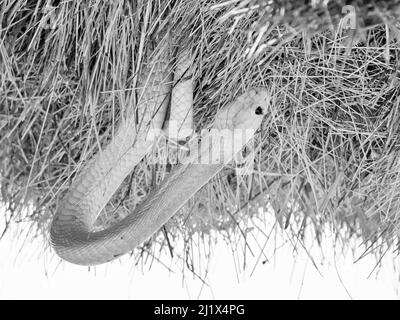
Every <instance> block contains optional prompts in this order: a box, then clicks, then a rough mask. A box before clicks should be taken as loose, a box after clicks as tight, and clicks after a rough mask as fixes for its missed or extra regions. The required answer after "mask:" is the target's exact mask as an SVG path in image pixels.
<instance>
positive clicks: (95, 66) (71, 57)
mask: <svg viewBox="0 0 400 320" xmlns="http://www.w3.org/2000/svg"><path fill="white" fill-rule="evenodd" d="M325 2H326V1H325ZM295 3H296V4H295V5H294V4H291V2H290V1H283V0H282V1H239V0H237V1H217V0H215V1H206V0H201V1H198V0H186V1H89V2H80V1H66V2H59V3H53V4H52V5H53V6H54V7H53V8H51V7H47V9H46V4H45V3H44V2H42V1H39V2H37V1H20V0H14V1H11V0H9V1H3V2H2V4H1V5H0V9H1V10H0V17H1V21H2V28H1V33H0V35H1V37H0V61H1V64H0V69H1V72H0V80H1V82H0V86H1V87H0V88H1V89H0V177H1V186H0V187H1V195H0V197H1V201H2V202H3V203H4V204H5V206H6V211H5V221H6V225H5V229H4V230H0V235H1V234H4V233H5V232H7V230H8V229H9V227H10V226H11V225H12V224H13V223H17V222H19V221H30V222H32V223H33V225H34V226H35V230H36V231H37V234H44V235H46V234H47V229H48V224H49V222H50V220H51V217H52V215H53V214H54V212H55V208H56V206H57V201H58V200H59V199H60V197H62V195H63V194H64V193H65V191H66V190H67V189H68V186H69V185H70V183H71V181H72V180H73V178H74V176H75V175H76V174H79V171H80V170H82V167H83V166H84V165H85V163H86V162H87V161H88V160H89V159H90V158H91V157H93V155H95V154H96V153H97V152H98V150H99V149H100V148H101V147H103V146H104V145H105V144H106V143H107V141H109V139H110V138H111V137H112V135H113V134H114V131H115V128H116V127H117V125H118V122H119V119H120V118H121V117H122V116H124V114H126V111H127V110H128V108H135V107H136V104H135V101H136V90H135V86H136V81H137V75H138V74H139V73H140V71H141V65H142V64H144V63H147V64H148V63H150V64H151V63H154V62H155V60H156V59H157V52H159V50H160V49H162V46H163V45H165V43H166V41H163V40H165V37H166V34H167V33H166V30H169V31H170V32H169V34H170V37H171V38H170V40H171V41H172V43H173V45H174V48H175V49H176V48H177V50H179V49H182V48H185V49H188V50H190V51H191V53H192V55H193V57H194V70H195V71H194V80H195V102H194V108H195V123H196V128H197V130H200V129H201V128H204V127H205V126H207V125H208V124H209V123H210V121H212V118H213V115H214V114H215V112H216V110H218V108H219V107H221V106H223V105H225V104H226V103H228V102H229V101H231V100H232V99H234V98H235V96H237V95H238V94H240V93H241V92H243V91H245V90H247V89H248V88H250V87H253V86H264V87H267V88H269V90H270V92H271V105H270V107H269V112H268V114H267V116H266V117H265V121H264V122H263V124H262V127H261V128H260V130H259V132H258V133H257V134H256V136H255V140H254V143H253V144H252V146H251V147H249V148H247V149H246V150H245V153H246V155H247V156H248V157H247V160H248V161H247V166H245V168H250V169H251V170H250V171H249V172H248V174H240V172H239V171H238V170H237V167H238V166H239V165H241V166H242V167H243V164H237V163H232V164H231V165H229V166H227V167H226V169H224V170H223V171H222V172H221V173H220V174H219V175H218V176H217V177H216V178H214V179H213V180H212V181H211V182H210V183H209V184H208V185H207V186H205V187H204V188H203V189H202V190H201V191H200V192H199V193H198V194H197V195H196V196H195V197H194V198H193V199H191V200H190V201H189V203H188V204H187V205H186V206H185V207H184V208H183V209H182V210H181V211H180V213H179V214H178V215H176V216H175V217H174V218H172V219H171V221H170V222H169V223H167V225H166V226H165V227H164V228H162V230H160V233H159V234H158V236H157V237H153V238H152V239H151V240H149V241H148V242H146V243H145V244H143V246H142V248H141V249H142V250H141V251H140V252H142V254H143V252H151V251H152V248H153V247H154V243H158V244H161V245H163V246H165V248H169V250H170V251H171V254H174V250H175V245H174V244H175V242H176V241H177V239H178V238H179V237H180V236H183V237H184V239H185V248H184V255H190V248H191V247H192V246H193V243H192V241H193V235H194V234H197V235H200V239H206V237H210V236H211V235H212V234H214V233H213V231H218V232H219V233H221V234H224V235H226V237H227V239H230V241H232V239H238V238H240V237H242V239H246V237H248V234H249V233H250V232H251V228H250V227H247V226H248V223H249V221H252V222H254V224H255V225H256V226H257V223H259V224H262V221H263V219H264V218H263V216H262V215H263V214H274V215H275V217H276V221H277V224H276V228H286V229H287V230H288V231H289V233H290V234H291V235H292V236H293V237H294V238H296V241H299V240H300V241H301V240H302V237H303V234H304V230H305V229H306V228H312V229H313V230H314V234H315V237H316V239H317V240H318V241H319V240H320V238H321V233H322V232H323V230H325V226H327V225H328V226H330V227H331V229H332V230H333V231H334V232H336V233H337V234H338V236H339V235H340V237H344V239H350V238H352V237H361V238H362V239H363V240H364V241H365V243H366V244H367V245H368V246H369V247H368V251H373V249H377V250H378V252H380V253H381V254H383V252H384V249H383V248H388V247H390V245H391V244H395V241H396V240H397V234H398V232H399V230H398V229H399V227H400V222H399V218H400V214H399V212H400V210H399V209H400V208H399V207H400V198H399V195H400V193H399V190H400V161H399V160H398V153H399V151H400V144H399V143H398V141H399V130H400V129H399V124H400V106H399V98H398V96H399V88H400V87H399V80H400V74H399V65H400V51H399V41H400V26H399V24H398V23H397V24H396V21H399V16H400V10H399V1H381V2H378V3H377V2H376V1H375V2H374V4H370V1H355V2H354V7H351V8H354V9H355V11H354V15H353V16H354V17H355V18H356V19H355V20H354V21H355V25H353V28H350V29H347V28H346V24H344V20H345V19H344V17H346V13H342V8H343V3H342V2H340V1H329V2H328V4H327V5H326V4H325V3H323V1H312V3H309V4H306V2H304V3H299V2H295ZM371 3H372V2H371ZM351 8H350V9H351ZM348 14H350V15H352V14H353V13H352V11H350V13H348ZM347 17H349V16H347ZM341 18H342V19H341ZM351 21H353V20H351V19H350V23H352V22H351ZM174 148H175V149H174ZM160 150H162V148H155V150H154V152H152V153H151V154H150V155H149V156H148V157H147V158H146V159H144V160H143V161H142V162H141V163H140V165H138V166H137V168H136V169H135V170H134V172H133V173H132V174H131V175H130V176H129V177H128V178H127V179H126V181H125V182H124V183H123V185H122V186H121V187H120V189H119V190H118V192H117V193H116V194H115V196H114V197H113V199H112V201H111V202H110V203H109V204H108V205H107V207H106V208H105V209H104V210H103V212H102V213H101V216H100V219H99V225H103V226H104V225H107V224H109V223H113V221H115V220H116V219H119V218H120V217H122V216H123V215H124V214H126V213H127V212H129V211H131V210H132V209H133V208H134V207H135V205H136V204H137V203H138V202H139V201H140V200H141V199H143V197H145V195H146V193H147V192H148V191H149V190H150V189H151V188H152V186H154V184H155V183H158V182H159V181H161V179H162V178H163V176H164V175H165V173H166V170H167V169H168V168H167V167H168V166H167V165H165V164H160V162H161V161H157V159H160V158H161V157H163V156H165V152H161V151H160ZM164 151H165V150H164ZM168 152H176V147H171V149H170V150H169V151H168ZM242 169H243V168H242ZM242 173H243V172H242ZM26 207H29V208H30V209H31V210H28V211H27V210H23V209H24V208H26ZM260 207H263V208H266V209H267V210H264V213H263V214H261V213H260V211H259V208H260ZM233 234H234V235H239V237H237V236H235V237H232V236H231V235H233ZM139 256H142V255H141V254H139ZM187 265H188V266H189V265H190V264H189V263H187Z"/></svg>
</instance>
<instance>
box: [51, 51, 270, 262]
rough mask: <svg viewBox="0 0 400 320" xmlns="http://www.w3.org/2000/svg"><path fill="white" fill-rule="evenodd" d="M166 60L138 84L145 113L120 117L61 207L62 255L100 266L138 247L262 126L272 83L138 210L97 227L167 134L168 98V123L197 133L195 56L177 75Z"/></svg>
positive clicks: (226, 110)
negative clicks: (126, 182) (125, 182)
mask: <svg viewBox="0 0 400 320" xmlns="http://www.w3.org/2000/svg"><path fill="white" fill-rule="evenodd" d="M167 59H169V55H168V54H163V55H160V59H159V61H158V62H155V63H152V64H148V65H145V66H144V67H143V72H142V74H143V75H144V76H142V77H139V80H138V82H137V86H138V87H139V88H141V89H140V90H139V94H138V96H139V99H138V101H137V108H136V110H139V112H130V113H129V114H128V116H127V117H126V118H123V119H122V120H121V121H120V124H119V127H118V129H117V130H116V133H115V134H114V135H113V137H112V139H111V140H110V142H109V143H108V144H107V146H106V147H105V148H104V150H100V151H99V152H98V153H97V154H95V155H94V156H93V157H92V158H91V159H90V160H89V161H87V162H86V164H85V165H84V167H83V169H82V170H81V171H80V173H78V174H77V175H76V177H75V178H74V180H73V182H72V183H71V185H70V186H69V188H68V190H67V192H66V193H65V196H64V197H63V198H62V200H60V201H59V203H58V204H57V208H56V212H55V215H54V217H53V219H52V222H51V225H50V244H51V247H52V248H53V249H54V251H55V252H56V254H57V255H58V256H59V257H60V258H61V259H63V260H65V261H68V262H70V263H73V264H78V265H84V266H94V265H98V264H102V263H107V262H109V261H112V260H114V259H116V258H118V257H120V256H122V255H124V254H126V253H128V252H131V251H132V250H133V249H135V248H136V247H137V246H139V245H140V244H142V243H143V242H144V241H146V240H148V239H149V238H150V237H151V236H152V235H154V234H155V233H156V232H157V231H158V230H159V229H160V228H161V227H162V226H163V225H164V224H165V223H166V222H167V221H168V220H169V219H170V218H171V217H172V216H174V215H175V214H176V213H177V212H178V211H179V210H180V209H181V208H182V206H183V205H184V204H185V203H186V202H187V201H188V200H189V199H190V198H191V197H193V196H194V195H195V193H196V192H197V191H199V190H200V189H201V188H202V187H203V186H204V185H205V184H207V183H208V182H209V181H210V179H212V178H213V177H214V176H215V175H217V174H218V173H219V172H220V171H221V170H222V169H223V168H224V166H225V165H226V164H228V163H229V162H230V161H231V160H232V159H233V158H234V156H235V154H237V153H238V152H240V150H242V148H243V147H244V146H245V145H246V144H247V143H248V142H249V141H250V139H252V136H253V135H254V133H255V131H256V130H257V129H258V128H259V126H260V124H261V122H262V119H263V115H265V113H266V110H267V106H268V103H269V93H268V90H266V88H262V87H255V88H251V89H248V90H247V91H245V92H244V93H242V94H240V95H239V96H237V97H236V98H235V99H234V100H232V101H231V102H230V103H227V104H226V105H224V106H223V107H221V108H219V110H218V111H217V113H216V114H215V116H214V121H213V122H212V124H211V125H210V126H209V127H208V128H206V129H203V130H201V133H199V134H197V138H196V139H192V140H191V143H189V145H190V148H189V155H188V156H187V157H186V158H185V159H184V160H182V161H180V163H179V164H177V165H175V166H173V168H172V169H171V171H170V172H169V173H168V174H167V175H166V176H165V178H164V179H163V180H162V181H161V183H160V184H159V185H157V186H155V187H154V188H153V189H152V190H150V192H149V193H148V194H147V196H146V197H145V198H144V200H142V201H141V202H140V203H139V204H138V205H137V206H136V207H135V209H134V210H133V211H132V212H130V213H128V214H127V215H126V216H125V217H124V218H122V219H121V220H119V221H117V222H115V223H114V224H112V225H111V226H109V227H106V228H103V229H101V230H97V229H95V228H94V224H95V222H96V219H97V217H98V215H99V214H100V212H101V210H102V209H103V208H104V207H105V205H106V204H107V203H108V202H109V200H110V199H111V197H112V196H113V194H114V193H115V192H116V190H117V189H118V188H119V186H120V185H121V184H122V182H123V180H124V179H125V178H126V177H127V176H128V175H129V174H131V173H132V171H133V170H134V168H135V166H136V165H137V164H138V163H139V162H140V161H142V160H143V158H144V157H145V156H146V154H148V153H149V151H150V150H151V149H152V147H154V145H155V144H156V143H157V141H158V139H159V138H160V136H161V135H162V134H163V133H165V128H166V126H165V121H166V117H167V110H168V108H169V107H168V105H169V103H171V105H170V115H169V120H168V121H169V123H171V122H172V121H176V122H178V125H177V126H175V127H179V126H181V127H185V130H186V133H185V132H184V134H182V135H180V136H179V137H177V138H178V139H179V138H182V137H186V136H187V135H188V133H187V132H188V131H190V127H191V125H192V124H191V118H192V116H193V79H192V77H191V75H190V74H189V77H186V78H184V77H183V75H184V73H185V70H186V71H187V69H189V71H190V68H191V66H190V64H191V63H189V62H188V61H189V60H190V59H188V54H183V55H182V57H181V58H180V59H178V60H177V67H176V70H175V71H174V72H172V71H171V68H170V67H169V63H167V61H166V60H167ZM189 73H190V72H189ZM171 81H172V82H171ZM173 83H175V85H173ZM171 92H172V93H171ZM169 98H170V99H169ZM132 109H133V108H132ZM183 115H185V116H183ZM167 127H168V126H167ZM169 127H170V128H171V125H169ZM175 133H176V130H175ZM221 133H223V134H221ZM178 135H179V132H178ZM195 136H196V135H195ZM221 137H222V138H221ZM193 141H196V143H194V142H193ZM210 150H211V151H210Z"/></svg>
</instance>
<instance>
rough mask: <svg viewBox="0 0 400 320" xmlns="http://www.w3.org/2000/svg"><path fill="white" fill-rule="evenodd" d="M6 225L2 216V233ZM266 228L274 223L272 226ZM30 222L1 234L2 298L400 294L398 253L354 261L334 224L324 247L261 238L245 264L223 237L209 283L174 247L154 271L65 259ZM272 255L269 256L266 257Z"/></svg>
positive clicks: (126, 262)
mask: <svg viewBox="0 0 400 320" xmlns="http://www.w3.org/2000/svg"><path fill="white" fill-rule="evenodd" d="M0 216H3V214H2V212H0ZM270 220H271V221H270V223H273V221H272V220H273V219H272V218H271V219H270ZM3 226H4V225H1V223H0V233H1V231H2V230H3V229H2V228H3ZM264 227H265V230H268V229H269V228H270V227H271V225H269V224H268V223H266V225H265V226H264ZM26 229H27V226H26V225H25V226H24V225H23V224H20V225H19V228H18V229H17V228H14V229H13V230H11V232H9V233H7V234H6V236H5V237H4V238H3V239H2V240H1V241H0V299H17V298H18V299H32V298H33V299H86V298H89V299H199V298H200V299H206V298H207V299H350V298H352V299H398V298H399V291H398V289H399V285H398V281H399V274H400V273H399V269H400V268H399V259H398V258H397V257H395V255H394V254H390V253H389V254H387V255H386V256H385V257H384V259H383V265H382V266H381V267H380V268H379V272H378V273H377V272H376V271H377V270H374V267H375V265H376V258H374V257H373V256H367V257H365V258H363V259H361V260H359V261H358V262H356V263H354V261H355V260H356V259H357V257H359V256H360V255H361V254H362V253H363V252H364V249H363V247H362V246H360V243H356V242H354V243H352V244H351V246H355V247H358V249H356V250H354V251H353V252H352V251H351V250H345V252H343V254H341V253H338V252H336V253H335V251H334V250H333V247H334V244H333V242H332V239H331V238H330V235H329V232H328V231H327V233H328V235H327V236H326V237H325V239H324V244H323V246H322V248H318V246H316V245H315V244H314V241H312V236H310V238H309V240H308V241H307V240H306V241H305V243H304V244H305V247H306V248H307V250H305V248H303V247H302V246H300V245H299V246H297V250H293V245H292V244H290V243H288V244H283V243H284V242H285V240H287V239H288V237H287V236H285V234H284V233H283V232H280V233H279V234H278V235H276V237H275V238H276V239H275V240H274V241H269V242H267V243H266V244H265V238H261V237H258V238H259V239H261V240H260V241H259V243H261V244H265V248H264V252H265V256H260V252H257V251H255V255H254V257H252V256H251V254H249V253H248V252H247V257H246V268H245V270H244V271H243V260H242V259H240V258H237V257H238V256H240V254H239V255H237V254H235V253H232V248H231V247H230V246H229V245H227V244H226V243H225V242H224V241H222V238H221V241H219V244H218V245H215V246H213V249H212V252H213V254H212V258H211V259H209V260H207V261H202V262H201V263H202V266H203V268H204V266H207V267H208V275H207V277H206V279H205V282H206V283H204V282H202V281H200V280H199V279H197V278H195V277H194V276H193V274H191V273H190V272H189V271H188V270H187V269H186V270H185V273H184V274H182V269H183V267H182V261H178V262H176V260H174V262H172V261H171V258H170V256H169V254H168V252H165V253H164V254H162V255H161V260H162V261H163V263H164V265H162V264H159V263H156V262H154V263H153V264H152V266H151V268H150V270H149V267H150V263H148V264H145V265H139V266H135V265H134V263H133V259H132V258H129V257H123V258H122V260H119V261H116V262H114V263H112V264H107V265H102V266H98V267H96V268H90V269H88V268H87V267H80V266H75V265H71V264H68V263H60V260H59V259H58V258H56V257H55V256H54V254H53V253H52V252H51V251H50V250H44V244H43V242H42V241H39V240H32V239H28V240H26V239H25V234H26V231H27V230H26ZM286 242H287V241H286ZM280 244H282V246H281V245H280ZM336 245H337V243H336ZM21 246H23V250H20V248H21ZM251 247H252V248H253V249H254V248H256V245H255V244H254V243H253V244H252V245H251ZM337 251H339V252H340V251H341V250H337ZM389 251H390V250H389ZM392 251H393V250H392ZM274 252H275V254H274ZM307 252H308V253H307ZM310 257H312V259H311V258H310ZM266 258H267V259H269V262H267V263H264V264H263V263H262V262H263V261H265V260H266ZM313 261H314V262H313ZM314 263H315V266H314ZM317 268H318V270H317ZM168 269H170V270H168ZM171 270H172V271H171ZM203 271H204V269H203Z"/></svg>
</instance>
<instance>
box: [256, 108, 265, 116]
mask: <svg viewBox="0 0 400 320" xmlns="http://www.w3.org/2000/svg"><path fill="white" fill-rule="evenodd" d="M255 114H256V115H260V114H263V108H261V107H260V106H258V107H257V108H256V110H255Z"/></svg>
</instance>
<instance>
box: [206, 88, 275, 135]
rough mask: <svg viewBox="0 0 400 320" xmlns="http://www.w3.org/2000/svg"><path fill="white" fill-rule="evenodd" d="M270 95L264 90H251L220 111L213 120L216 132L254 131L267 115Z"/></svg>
mask: <svg viewBox="0 0 400 320" xmlns="http://www.w3.org/2000/svg"><path fill="white" fill-rule="evenodd" d="M269 100H270V93H269V91H268V90H267V89H265V88H254V89H251V90H249V91H247V92H245V93H243V94H242V95H240V96H239V97H237V98H236V99H235V100H234V101H232V102H231V103H229V104H227V105H226V106H224V107H223V108H222V109H220V110H219V111H218V112H217V114H216V116H215V120H214V126H213V127H214V128H216V129H218V130H224V129H228V130H240V129H241V130H254V131H256V130H257V128H258V127H259V126H260V124H261V121H262V119H263V117H264V115H265V114H266V113H267V109H268V104H269Z"/></svg>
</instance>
